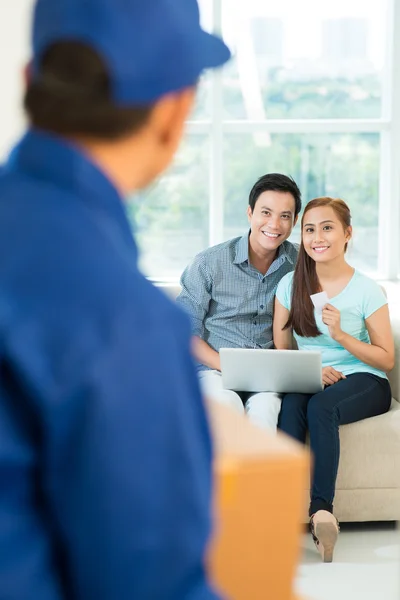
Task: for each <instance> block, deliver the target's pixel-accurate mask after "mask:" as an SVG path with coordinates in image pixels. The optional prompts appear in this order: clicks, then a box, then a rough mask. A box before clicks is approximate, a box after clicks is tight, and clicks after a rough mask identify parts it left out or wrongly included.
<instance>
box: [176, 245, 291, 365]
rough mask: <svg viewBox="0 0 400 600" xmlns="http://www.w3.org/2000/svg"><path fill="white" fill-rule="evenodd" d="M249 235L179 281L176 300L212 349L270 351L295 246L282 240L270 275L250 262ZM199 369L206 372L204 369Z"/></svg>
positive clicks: (204, 255) (217, 249)
mask: <svg viewBox="0 0 400 600" xmlns="http://www.w3.org/2000/svg"><path fill="white" fill-rule="evenodd" d="M248 242H249V234H246V235H244V236H242V237H237V238H234V239H232V240H229V241H228V242H223V243H222V244H218V245H217V246H213V247H212V248H208V249H207V250H205V251H204V252H201V253H200V254H198V255H197V256H196V257H195V259H194V260H193V262H192V263H191V264H190V265H189V266H188V267H187V268H186V269H185V271H184V272H183V275H182V277H181V287H182V291H181V293H180V294H179V296H178V298H177V302H179V304H180V305H181V306H182V307H183V308H184V309H185V310H186V311H187V312H188V313H189V315H190V317H191V320H192V328H193V329H192V331H193V335H196V336H198V337H200V338H201V339H203V340H204V341H205V342H207V344H209V345H210V346H211V348H213V349H214V350H217V352H219V350H220V348H271V347H272V346H273V341H272V318H273V308H274V298H275V292H276V288H277V286H278V283H279V282H280V280H281V279H282V277H283V276H284V275H286V273H289V272H290V271H293V270H294V266H295V263H296V259H297V252H298V249H297V246H295V245H293V244H291V243H290V242H287V241H286V242H283V244H282V245H281V246H280V247H279V252H278V256H277V257H276V259H275V260H274V262H273V263H272V265H271V266H270V268H269V270H268V272H267V273H266V275H262V273H260V272H259V271H258V270H257V269H256V268H255V267H253V266H252V265H251V264H250V263H249V248H248ZM200 368H201V369H207V367H205V366H204V365H200Z"/></svg>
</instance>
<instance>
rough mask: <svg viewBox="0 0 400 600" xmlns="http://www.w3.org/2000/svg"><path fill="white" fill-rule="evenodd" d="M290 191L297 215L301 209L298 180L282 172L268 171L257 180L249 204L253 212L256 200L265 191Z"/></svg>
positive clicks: (295, 214)
mask: <svg viewBox="0 0 400 600" xmlns="http://www.w3.org/2000/svg"><path fill="white" fill-rule="evenodd" d="M269 191H271V192H289V194H292V196H293V198H294V204H295V210H294V216H295V217H296V216H297V215H298V214H299V212H300V211H301V192H300V190H299V188H298V187H297V184H296V182H295V181H294V179H292V178H291V177H288V176H287V175H282V174H281V173H268V174H267V175H263V176H262V177H260V179H258V180H257V181H256V183H255V184H254V185H253V188H252V190H251V192H250V195H249V206H250V208H251V211H252V212H253V210H254V207H255V205H256V202H257V200H258V198H259V196H260V195H261V194H262V193H263V192H269Z"/></svg>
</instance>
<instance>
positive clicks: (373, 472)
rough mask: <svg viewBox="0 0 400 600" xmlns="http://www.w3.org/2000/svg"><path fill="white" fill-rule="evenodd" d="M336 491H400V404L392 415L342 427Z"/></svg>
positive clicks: (396, 403)
mask: <svg viewBox="0 0 400 600" xmlns="http://www.w3.org/2000/svg"><path fill="white" fill-rule="evenodd" d="M339 434H340V447H341V453H340V463H339V473H338V479H337V484H336V489H349V490H351V489H368V488H400V404H399V403H398V402H397V401H395V400H393V402H392V406H391V409H390V411H389V412H387V413H386V414H384V415H379V416H377V417H372V418H370V419H364V420H363V421H358V422H357V423H351V424H350V425H342V426H341V427H340V429H339Z"/></svg>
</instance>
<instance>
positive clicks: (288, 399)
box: [281, 394, 310, 415]
mask: <svg viewBox="0 0 400 600" xmlns="http://www.w3.org/2000/svg"><path fill="white" fill-rule="evenodd" d="M309 398H310V397H309V396H308V395H307V394H285V395H284V396H283V398H282V406H281V415H282V414H290V415H293V414H294V413H296V414H306V413H307V405H308V402H309Z"/></svg>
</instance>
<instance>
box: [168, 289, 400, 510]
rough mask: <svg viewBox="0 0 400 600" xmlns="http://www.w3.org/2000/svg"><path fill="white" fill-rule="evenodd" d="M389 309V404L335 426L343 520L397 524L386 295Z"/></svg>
mask: <svg viewBox="0 0 400 600" xmlns="http://www.w3.org/2000/svg"><path fill="white" fill-rule="evenodd" d="M165 292H166V293H167V294H168V295H170V296H172V297H176V295H177V294H178V293H179V286H165ZM398 293H399V290H398V288H397V290H395V293H394V296H393V297H395V296H396V294H398ZM389 306H390V312H391V320H392V328H393V333H394V337H395V343H396V366H395V368H394V369H393V371H392V372H391V373H390V375H389V379H390V383H391V386H392V395H393V401H392V406H391V409H390V411H389V412H388V413H386V414H384V415H381V416H378V417H373V418H371V419H365V420H364V421H359V422H358V423H352V424H350V425H343V426H342V427H340V441H341V453H340V462H339V473H338V479H337V485H336V497H335V501H334V507H335V515H336V516H337V518H338V519H339V521H342V522H345V521H398V520H399V521H400V304H397V303H393V304H392V303H391V298H390V295H389Z"/></svg>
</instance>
